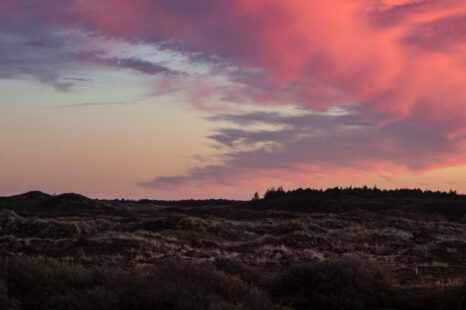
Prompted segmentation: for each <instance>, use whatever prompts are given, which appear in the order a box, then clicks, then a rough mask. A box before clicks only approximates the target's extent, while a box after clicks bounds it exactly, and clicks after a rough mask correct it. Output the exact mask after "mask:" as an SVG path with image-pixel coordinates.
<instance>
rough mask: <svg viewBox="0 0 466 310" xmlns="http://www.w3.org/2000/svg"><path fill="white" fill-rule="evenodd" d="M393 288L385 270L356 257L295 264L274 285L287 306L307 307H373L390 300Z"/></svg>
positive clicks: (275, 293) (275, 292)
mask: <svg viewBox="0 0 466 310" xmlns="http://www.w3.org/2000/svg"><path fill="white" fill-rule="evenodd" d="M390 291H391V279H390V276H389V275H388V273H387V272H386V271H385V270H384V269H382V268H381V267H380V266H378V265H376V264H375V263H372V262H367V261H359V260H355V259H339V260H329V261H325V262H321V263H314V264H306V265H300V266H296V267H293V268H291V269H290V270H289V271H287V272H286V273H285V274H284V275H283V276H281V277H280V278H279V279H278V280H277V282H276V284H275V286H274V288H273V292H274V296H277V297H278V298H279V299H280V300H281V301H282V302H283V303H285V304H286V305H290V306H293V307H296V308H306V309H308V308H312V309H373V308H374V307H378V306H386V305H387V304H388V303H389V296H390Z"/></svg>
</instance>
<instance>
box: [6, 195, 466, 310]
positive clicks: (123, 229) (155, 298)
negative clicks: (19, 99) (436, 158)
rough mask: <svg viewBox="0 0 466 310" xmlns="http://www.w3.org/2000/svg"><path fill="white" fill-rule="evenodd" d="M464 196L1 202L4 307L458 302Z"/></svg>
mask: <svg viewBox="0 0 466 310" xmlns="http://www.w3.org/2000/svg"><path fill="white" fill-rule="evenodd" d="M465 210H466V197H465V196H463V195H458V194H456V193H454V192H450V193H439V192H422V191H419V190H398V191H381V190H378V189H369V188H356V189H353V188H349V189H330V190H326V191H320V190H303V189H299V190H296V191H288V192H285V191H284V190H282V189H281V188H279V189H271V190H269V191H268V192H267V193H266V194H265V196H264V198H262V199H259V197H255V199H253V200H251V201H247V202H238V201H227V200H209V201H193V200H188V201H181V202H174V201H171V202H160V201H149V200H142V201H128V200H113V201H101V200H91V199H88V198H86V197H84V196H80V195H76V194H65V195H58V196H51V195H47V194H44V193H40V192H30V193H26V194H23V195H19V196H13V197H3V198H0V309H464V308H465V307H466V285H465V284H464V279H465V276H466V221H465V217H464V215H465Z"/></svg>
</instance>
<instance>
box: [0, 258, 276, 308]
mask: <svg viewBox="0 0 466 310" xmlns="http://www.w3.org/2000/svg"><path fill="white" fill-rule="evenodd" d="M9 300H16V301H18V302H17V304H19V303H21V305H22V307H21V309H76V310H78V309H102V310H104V309H142V310H144V309H162V310H163V309H167V310H169V309H178V310H183V309H190V310H191V309H251V310H252V309H258V310H261V309H264V310H266V309H274V307H273V305H272V303H271V302H270V300H269V299H268V297H267V296H266V295H264V294H263V293H262V292H261V291H259V290H258V289H257V288H255V287H253V286H252V285H249V284H246V283H245V282H243V281H241V280H240V279H239V278H238V277H233V276H229V275H226V274H225V273H223V272H221V271H217V270H215V268H214V267H213V266H211V265H207V264H201V265H196V264H190V263H186V262H181V261H172V260H170V261H160V262H158V263H157V264H154V265H147V266H134V267H128V268H123V269H122V268H117V267H110V266H106V267H99V266H83V265H79V264H71V263H64V262H60V261H58V260H54V259H42V258H22V257H21V258H19V257H16V258H14V259H12V258H6V259H0V307H3V308H4V309H10V308H11V307H10V306H9V305H8V302H9ZM0 309H2V308H0Z"/></svg>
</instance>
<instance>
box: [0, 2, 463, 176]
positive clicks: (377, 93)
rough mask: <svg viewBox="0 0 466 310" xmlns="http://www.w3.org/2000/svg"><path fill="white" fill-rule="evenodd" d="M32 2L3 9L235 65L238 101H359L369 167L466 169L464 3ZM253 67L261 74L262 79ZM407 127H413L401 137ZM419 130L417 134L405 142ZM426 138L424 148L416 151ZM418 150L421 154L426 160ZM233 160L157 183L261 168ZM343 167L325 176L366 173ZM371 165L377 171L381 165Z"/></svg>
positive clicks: (201, 86) (201, 85)
mask: <svg viewBox="0 0 466 310" xmlns="http://www.w3.org/2000/svg"><path fill="white" fill-rule="evenodd" d="M24 3H27V4H29V5H26V4H24ZM24 3H23V5H19V4H18V2H17V1H8V0H7V1H3V2H2V4H0V14H7V15H8V14H9V15H11V16H14V18H16V19H18V18H19V19H21V18H26V17H29V18H33V19H38V20H41V21H43V22H47V23H50V24H52V25H55V26H57V27H80V29H85V30H87V31H90V32H92V33H96V34H99V35H102V36H104V37H108V38H117V39H123V40H126V41H128V42H144V43H149V44H161V45H162V46H165V47H167V48H169V49H170V48H171V49H176V50H177V51H178V52H181V53H185V54H186V55H190V57H192V59H196V58H195V57H194V56H193V53H197V54H196V55H197V56H196V57H198V58H199V59H202V60H203V61H206V62H222V61H223V62H228V63H229V64H233V65H235V66H236V67H237V68H238V69H237V71H236V75H233V74H230V73H228V74H230V75H229V77H230V78H231V80H232V81H235V82H238V83H239V84H241V85H242V87H240V88H238V90H239V91H241V93H238V94H234V93H232V92H231V90H230V92H229V93H228V94H227V95H228V97H229V98H233V99H235V100H247V99H249V100H250V101H251V102H253V103H255V104H257V105H262V106H263V105H267V104H277V103H279V104H289V105H298V106H303V107H306V108H308V109H311V110H312V109H314V110H315V109H319V110H321V111H323V110H325V109H327V108H328V107H330V106H336V105H341V104H346V103H348V102H356V103H359V104H360V105H362V108H361V109H360V110H358V111H357V112H356V113H358V117H359V118H360V119H361V120H362V121H369V122H370V123H371V125H372V127H371V130H372V131H371V132H370V133H369V132H366V131H364V134H367V135H369V136H370V137H369V138H370V139H369V145H365V141H358V143H352V144H351V147H352V148H358V147H359V148H363V147H367V151H368V152H369V154H367V153H359V152H357V151H356V150H354V149H353V150H350V151H349V152H348V153H349V154H352V155H354V158H355V159H357V160H359V161H367V163H368V165H366V167H362V166H361V167H360V168H361V169H367V167H369V166H370V167H379V166H380V165H383V166H385V164H384V163H386V162H389V161H390V160H392V162H395V163H396V164H395V165H396V166H397V167H398V166H402V167H407V168H409V169H417V170H422V169H433V168H434V167H441V166H447V165H453V164H459V163H464V159H463V158H465V156H464V155H465V154H464V148H463V145H464V142H463V139H464V137H465V134H466V125H465V124H466V109H464V107H465V104H466V56H465V55H466V40H465V39H466V37H465V33H466V2H465V1H464V0H353V1H348V0H327V1H309V0H287V1H283V0H236V1H231V0H205V1H193V0H179V1H173V0H100V1H95V0H74V1H72V0H68V1H63V2H62V4H58V2H56V1H55V0H53V1H50V2H48V3H51V4H55V5H58V8H59V9H57V8H55V9H53V10H50V11H48V9H49V6H45V5H44V6H43V7H42V8H41V7H40V6H38V5H37V4H35V5H34V3H36V2H34V1H25V2H24ZM63 3H66V5H64V4H63ZM63 12H65V13H66V14H64V13H63ZM64 16H65V17H66V18H64ZM199 55H200V56H199ZM212 55H216V56H218V57H219V58H215V59H214V58H212V57H211V56H212ZM213 59H214V60H213ZM145 65H146V64H145V63H143V62H136V61H129V60H127V61H126V62H125V63H123V65H121V63H120V66H121V67H124V68H132V69H133V70H139V71H142V70H146V71H147V66H145ZM152 69H153V70H154V72H155V71H156V72H158V71H157V70H155V69H159V68H152ZM253 69H258V70H259V71H260V73H258V74H257V75H252V74H251V73H250V70H253ZM194 84H195V85H196V86H195V91H194V94H195V96H194V97H195V98H194V99H193V100H192V104H193V106H195V107H197V108H199V109H203V110H210V109H211V106H212V105H210V104H209V100H210V98H212V97H215V96H214V94H215V92H217V91H219V92H222V91H223V90H218V89H216V88H215V87H212V86H210V85H207V84H206V82H204V81H195V82H194ZM212 109H213V108H212ZM397 126H398V127H400V128H405V130H406V131H403V130H399V131H397V130H396V128H397ZM403 126H404V127H403ZM374 132H375V133H374ZM379 132H381V133H382V134H380V136H378V135H379ZM410 133H411V134H412V136H409V137H405V135H409V134H410ZM245 134H246V133H245ZM338 135H339V132H337V133H335V137H338ZM248 137H249V136H248ZM222 138H223V139H230V140H231V139H233V138H232V137H230V136H227V137H225V136H223V137H222ZM243 138H244V137H243ZM349 138H350V137H348V139H349ZM354 138H355V139H357V138H358V136H356V137H354ZM424 138H425V140H423V139H424ZM429 139H430V140H429ZM419 140H422V142H423V144H422V145H421V146H419V145H415V144H416V142H419ZM429 141H430V142H431V143H432V146H429ZM279 142H282V141H281V140H280V141H279ZM366 142H367V141H366ZM340 143H341V145H344V143H345V141H340ZM413 144H414V145H415V146H413ZM319 145H320V144H319ZM332 147H334V148H335V149H330V150H329V151H328V153H325V154H324V153H323V155H326V156H327V157H328V156H329V155H332V154H333V152H335V151H336V150H338V145H332ZM301 151H303V152H304V151H309V150H308V149H306V150H301ZM417 152H423V153H422V154H421V155H422V156H423V158H422V160H418V158H417V156H418V155H419V154H418V153H417ZM259 154H260V155H263V156H265V155H266V154H265V155H264V154H262V153H259ZM306 154H307V156H313V154H314V153H312V152H309V153H306ZM229 155H231V157H232V158H234V159H235V160H234V161H232V160H227V161H226V165H227V166H220V167H217V166H216V167H208V168H207V169H204V170H203V169H194V170H193V171H192V172H191V174H190V175H188V177H187V178H185V177H183V176H181V177H173V178H171V179H170V178H158V179H156V182H155V183H156V184H157V185H161V184H164V182H165V183H166V184H168V183H170V182H173V183H174V184H175V183H176V184H180V183H183V182H193V179H195V178H196V177H197V178H198V179H200V180H201V182H205V183H209V182H210V183H211V182H214V181H213V180H212V174H215V176H216V179H221V178H225V179H227V177H228V175H230V174H231V173H232V171H236V173H237V174H238V175H241V176H246V179H247V178H249V170H247V169H246V168H245V167H246V166H247V165H252V163H251V162H248V160H246V159H244V158H243V157H242V156H243V155H244V154H243V153H240V152H236V153H233V155H232V154H229ZM292 155H293V154H289V153H281V154H279V156H277V157H274V156H270V157H269V159H270V160H271V163H273V164H274V165H280V164H282V162H281V161H286V160H297V159H296V158H295V157H293V156H292ZM231 157H230V158H231ZM334 161H335V162H334V164H333V166H332V165H330V164H329V166H326V169H333V168H332V167H338V168H342V169H343V168H347V167H354V166H357V161H347V160H346V159H345V158H340V157H335V158H334ZM232 162H233V163H234V164H231V163H232ZM311 163H312V164H314V163H315V159H313V158H310V159H308V160H307V161H306V158H299V161H298V162H297V164H300V165H306V164H308V165H309V164H311ZM228 165H230V166H229V167H228ZM284 166H285V167H286V168H287V169H288V168H290V167H289V166H287V165H284ZM331 166H332V167H331ZM272 167H273V165H272V164H271V165H269V166H267V167H265V168H264V169H257V170H256V172H260V175H261V178H263V175H262V173H264V172H263V171H271V170H273V169H272ZM371 169H372V168H371ZM372 170H373V171H374V172H375V173H379V172H377V171H378V168H373V169H372ZM281 174H283V175H284V174H285V173H284V172H282V173H281ZM253 175H254V173H253ZM256 175H259V174H256ZM241 178H242V177H241ZM202 180H205V181H202Z"/></svg>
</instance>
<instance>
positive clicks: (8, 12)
mask: <svg viewBox="0 0 466 310" xmlns="http://www.w3.org/2000/svg"><path fill="white" fill-rule="evenodd" d="M465 142H466V1H465V0H325V1H314V0H0V196H4V195H13V194H19V193H21V192H25V191H29V190H42V191H45V192H49V193H62V192H78V193H81V194H84V195H87V196H90V197H94V198H154V199H181V198H219V197H222V198H240V199H247V198H250V197H251V196H252V194H253V193H254V192H255V191H259V193H263V192H264V191H265V189H266V188H268V187H272V186H279V185H283V186H284V187H285V188H286V189H287V188H295V187H314V188H326V187H334V186H349V185H352V186H362V185H368V186H373V185H377V186H378V187H380V188H400V187H409V188H421V189H432V190H449V189H454V190H457V191H458V192H462V193H466V143H465Z"/></svg>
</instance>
